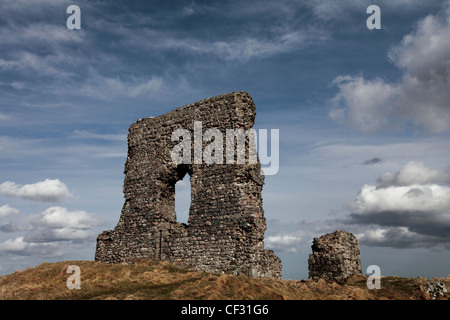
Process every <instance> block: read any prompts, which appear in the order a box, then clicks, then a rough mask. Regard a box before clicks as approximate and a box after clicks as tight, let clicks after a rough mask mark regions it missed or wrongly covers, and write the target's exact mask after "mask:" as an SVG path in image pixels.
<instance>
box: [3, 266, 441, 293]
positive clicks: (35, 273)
mask: <svg viewBox="0 0 450 320" xmlns="http://www.w3.org/2000/svg"><path fill="white" fill-rule="evenodd" d="M69 265H77V266H79V267H80V269H81V289H79V290H77V289H72V290H69V289H68V288H67V285H66V284H67V279H68V278H69V277H70V276H71V274H68V273H66V270H67V267H68V266H69ZM366 280H367V277H366V276H359V277H352V278H350V279H347V281H345V282H339V283H338V282H325V281H323V280H320V281H318V282H314V281H309V280H308V281H299V280H275V279H260V278H251V277H247V276H243V275H241V276H233V275H225V274H213V273H207V272H200V271H192V270H185V269H181V268H178V267H176V266H174V265H172V264H170V263H168V262H158V263H157V262H154V261H151V260H140V261H137V262H136V263H133V264H125V263H124V264H104V263H99V262H94V261H63V262H57V263H43V264H41V265H39V266H37V267H34V268H28V269H26V270H23V271H16V272H14V273H13V274H10V275H4V276H1V277H0V299H1V300H7V299H13V300H19V299H46V300H56V299H57V300H71V299H77V300H86V299H102V300H104V299H157V300H167V299H180V300H181V299H184V300H186V299H202V300H203V299H204V300H226V299H233V300H280V299H285V300H372V299H390V300H411V299H412V300H419V299H429V295H428V293H426V292H425V291H424V290H423V287H422V286H423V285H425V284H426V283H427V282H428V280H427V279H424V278H420V277H419V278H400V277H395V276H389V277H383V278H382V279H381V289H379V290H369V289H367V287H366ZM440 280H441V281H443V282H444V283H445V285H446V287H447V288H450V277H448V278H445V279H440ZM440 299H442V298H440ZM444 299H449V293H447V295H446V296H445V298H444Z"/></svg>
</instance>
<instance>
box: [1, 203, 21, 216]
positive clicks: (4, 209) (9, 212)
mask: <svg viewBox="0 0 450 320" xmlns="http://www.w3.org/2000/svg"><path fill="white" fill-rule="evenodd" d="M18 213H19V210H17V209H15V208H12V207H11V206H9V205H8V204H6V205H4V206H1V207H0V219H1V218H6V217H9V216H13V215H16V214H18Z"/></svg>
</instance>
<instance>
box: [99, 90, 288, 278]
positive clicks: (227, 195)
mask: <svg viewBox="0 0 450 320" xmlns="http://www.w3.org/2000/svg"><path fill="white" fill-rule="evenodd" d="M255 115H256V112H255V105H254V103H253V99H252V98H251V97H250V95H249V94H248V93H246V92H233V93H229V94H225V95H221V96H217V97H214V98H208V99H205V100H202V101H199V102H196V103H193V104H189V105H186V106H184V107H181V108H178V109H176V110H173V111H171V112H168V113H166V114H164V115H161V116H158V117H151V118H145V119H140V120H138V121H137V122H136V123H134V124H132V125H131V127H130V128H129V135H128V158H127V160H126V163H125V172H124V173H125V181H124V187H123V191H124V197H125V203H124V206H123V209H122V213H121V216H120V219H119V222H118V224H117V225H116V227H115V228H114V230H107V231H104V232H103V233H101V234H100V235H99V236H98V238H97V247H96V252H95V260H96V261H100V262H106V263H121V262H130V261H132V260H133V259H136V258H152V259H155V260H168V261H171V262H173V263H176V264H177V265H179V266H181V267H184V268H190V269H194V270H203V271H209V272H217V273H222V272H223V273H230V274H245V275H248V276H257V277H273V278H281V261H280V259H279V258H278V257H277V256H276V255H275V254H274V253H273V251H271V250H266V249H264V233H265V230H266V220H265V218H264V211H263V205H262V204H263V202H262V197H261V191H262V188H263V185H264V175H263V173H262V172H261V165H260V162H259V159H257V161H256V163H250V161H246V162H245V163H244V164H238V163H236V162H234V163H233V164H228V163H226V162H224V163H223V164H217V163H213V164H205V163H201V164H196V162H195V161H192V162H191V164H185V163H182V164H178V165H177V164H175V163H174V162H173V160H172V158H171V151H172V150H173V148H174V146H175V145H176V144H178V142H174V141H172V138H171V137H172V133H173V132H174V131H175V130H176V129H187V130H188V131H189V132H190V133H194V134H195V132H194V131H195V125H194V122H196V121H201V124H202V128H203V130H207V129H209V128H217V129H218V130H220V132H221V133H222V134H223V136H224V137H225V135H226V130H227V129H243V130H244V131H246V130H248V129H251V128H253V124H254V120H255ZM197 123H198V122H197ZM191 136H192V135H191ZM236 140H237V139H236ZM246 140H247V143H248V142H249V137H248V136H247V138H246ZM223 143H224V145H225V142H223ZM202 145H203V148H204V147H205V141H204V140H203V144H202ZM225 149H226V148H225V146H224V148H223V150H224V151H223V152H224V157H225ZM215 152H217V151H215ZM183 156H184V155H183ZM245 157H246V159H247V160H248V158H249V155H248V154H247V153H246V155H245ZM186 174H188V175H189V176H190V181H191V204H190V209H189V219H188V223H187V224H184V223H180V222H177V219H176V213H175V183H176V182H177V181H179V180H182V179H183V178H184V176H185V175H186Z"/></svg>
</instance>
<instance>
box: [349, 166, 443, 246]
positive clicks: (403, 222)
mask: <svg viewBox="0 0 450 320" xmlns="http://www.w3.org/2000/svg"><path fill="white" fill-rule="evenodd" d="M448 171H449V169H444V170H440V169H433V168H428V167H426V166H425V165H424V164H423V163H416V162H410V163H407V164H406V165H405V166H404V167H403V168H401V169H400V170H399V171H398V172H396V173H385V174H384V175H382V177H380V178H379V179H378V180H377V183H373V184H366V185H364V186H363V187H362V188H361V190H360V192H359V193H358V195H357V197H356V199H355V200H354V201H353V202H352V203H350V204H349V206H348V208H349V209H350V211H351V214H350V215H349V216H348V221H347V222H349V223H351V224H359V225H365V226H370V227H376V228H375V229H370V230H366V231H365V232H362V233H361V240H362V242H363V243H369V244H371V245H380V246H381V245H382V246H393V247H395V246H400V247H408V246H409V247H417V246H433V245H444V246H449V247H450V187H449V186H447V185H445V184H446V183H448V182H450V179H449V177H448Z"/></svg>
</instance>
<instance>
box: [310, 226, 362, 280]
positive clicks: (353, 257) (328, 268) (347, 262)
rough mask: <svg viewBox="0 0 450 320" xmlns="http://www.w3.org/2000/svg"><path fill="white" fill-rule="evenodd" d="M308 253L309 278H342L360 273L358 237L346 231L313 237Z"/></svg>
mask: <svg viewBox="0 0 450 320" xmlns="http://www.w3.org/2000/svg"><path fill="white" fill-rule="evenodd" d="M311 248H312V251H313V253H312V254H310V255H309V259H308V270H309V278H310V279H313V280H318V279H325V280H344V279H346V278H348V277H350V276H352V275H361V274H362V271H361V259H360V251H359V244H358V239H357V238H356V237H355V236H354V235H353V234H351V233H349V232H346V231H336V232H334V233H329V234H326V235H324V236H322V237H320V238H314V240H313V245H312V246H311Z"/></svg>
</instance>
